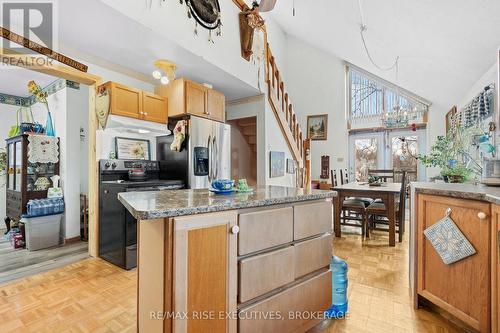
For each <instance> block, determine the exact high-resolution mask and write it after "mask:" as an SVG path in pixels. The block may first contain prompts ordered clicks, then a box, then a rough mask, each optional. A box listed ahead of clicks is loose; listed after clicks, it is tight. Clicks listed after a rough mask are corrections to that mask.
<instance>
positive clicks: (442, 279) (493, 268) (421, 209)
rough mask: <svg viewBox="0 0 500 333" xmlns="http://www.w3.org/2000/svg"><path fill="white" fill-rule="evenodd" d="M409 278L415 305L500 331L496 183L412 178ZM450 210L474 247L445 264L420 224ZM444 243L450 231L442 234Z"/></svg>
mask: <svg viewBox="0 0 500 333" xmlns="http://www.w3.org/2000/svg"><path fill="white" fill-rule="evenodd" d="M411 187H412V195H411V197H412V203H411V226H410V227H411V234H410V235H411V236H410V284H411V288H412V294H413V296H414V306H415V308H417V307H419V306H421V305H425V306H430V307H434V308H435V309H436V310H438V311H439V312H441V311H442V310H444V311H445V312H446V313H447V314H446V315H448V314H451V315H452V316H453V319H458V321H457V322H458V323H459V325H461V326H462V324H464V325H463V326H464V327H465V328H472V329H473V330H474V331H478V332H484V333H487V332H494V333H499V332H500V326H499V322H498V318H499V315H500V314H499V309H500V308H499V302H500V291H499V286H500V261H499V260H500V256H499V251H500V188H497V187H487V186H483V185H473V184H445V183H412V184H411ZM447 212H448V213H449V216H450V218H451V219H452V220H453V222H454V223H455V224H456V226H457V227H458V228H459V229H460V231H461V233H462V234H463V235H464V236H465V238H467V240H468V241H469V242H470V243H471V245H472V246H473V247H474V249H475V251H476V253H475V254H473V255H471V256H469V257H467V258H465V259H462V260H460V261H457V262H455V263H452V264H445V263H444V262H443V260H442V259H441V257H440V256H439V255H438V253H437V251H436V250H435V249H434V247H433V246H432V245H431V243H430V242H429V240H427V238H426V236H425V235H424V230H425V229H427V228H428V227H430V226H432V225H433V224H435V223H437V222H438V221H440V220H441V219H442V218H443V217H444V216H445V215H446V214H447ZM442 241H443V242H445V243H446V244H448V245H447V246H450V247H454V246H455V245H456V244H458V243H457V237H456V235H455V234H451V233H448V234H447V235H445V236H444V237H442Z"/></svg>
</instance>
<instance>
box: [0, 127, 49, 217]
mask: <svg viewBox="0 0 500 333" xmlns="http://www.w3.org/2000/svg"><path fill="white" fill-rule="evenodd" d="M6 143H7V166H8V168H7V184H6V185H7V196H6V198H7V205H6V208H7V210H6V213H7V217H8V218H10V219H11V220H15V221H18V220H19V219H20V216H21V215H22V214H25V213H26V204H27V203H28V201H29V200H31V199H42V198H46V197H47V189H48V188H49V187H50V186H52V182H51V180H50V179H51V177H52V176H54V175H59V163H38V162H37V163H32V162H29V160H28V135H26V134H24V135H19V136H15V137H12V138H9V139H7V140H6Z"/></svg>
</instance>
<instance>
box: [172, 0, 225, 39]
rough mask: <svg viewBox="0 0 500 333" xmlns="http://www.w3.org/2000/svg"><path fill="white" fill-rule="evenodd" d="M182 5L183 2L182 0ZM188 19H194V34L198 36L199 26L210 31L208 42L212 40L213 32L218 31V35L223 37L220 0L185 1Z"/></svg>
mask: <svg viewBox="0 0 500 333" xmlns="http://www.w3.org/2000/svg"><path fill="white" fill-rule="evenodd" d="M180 2H181V4H182V2H183V0H180ZM185 2H186V6H187V11H188V12H187V15H188V18H192V17H194V19H195V22H196V23H195V28H194V34H195V35H198V24H200V25H201V26H202V27H203V28H205V29H207V30H208V41H209V42H212V43H213V42H214V40H213V39H212V30H215V29H217V32H216V35H217V36H221V35H222V31H221V27H222V21H221V13H220V5H219V0H185Z"/></svg>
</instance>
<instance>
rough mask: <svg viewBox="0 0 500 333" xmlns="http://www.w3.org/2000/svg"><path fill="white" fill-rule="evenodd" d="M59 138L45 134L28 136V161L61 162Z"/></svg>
mask: <svg viewBox="0 0 500 333" xmlns="http://www.w3.org/2000/svg"><path fill="white" fill-rule="evenodd" d="M58 143H59V138H57V137H52V136H45V135H29V136H28V161H29V162H31V163H57V162H59V146H58Z"/></svg>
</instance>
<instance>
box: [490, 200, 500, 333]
mask: <svg viewBox="0 0 500 333" xmlns="http://www.w3.org/2000/svg"><path fill="white" fill-rule="evenodd" d="M491 227H492V233H491V251H492V252H491V332H493V333H500V322H499V321H500V206H499V205H491Z"/></svg>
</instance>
